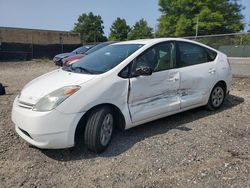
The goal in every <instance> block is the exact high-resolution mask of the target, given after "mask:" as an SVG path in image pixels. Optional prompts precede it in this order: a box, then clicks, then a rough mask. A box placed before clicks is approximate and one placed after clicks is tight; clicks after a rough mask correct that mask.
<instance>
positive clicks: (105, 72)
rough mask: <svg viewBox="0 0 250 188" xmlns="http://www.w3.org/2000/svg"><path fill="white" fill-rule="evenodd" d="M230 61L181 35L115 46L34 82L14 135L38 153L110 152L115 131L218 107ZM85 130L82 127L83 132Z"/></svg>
mask: <svg viewBox="0 0 250 188" xmlns="http://www.w3.org/2000/svg"><path fill="white" fill-rule="evenodd" d="M231 80H232V74H231V69H230V65H229V62H228V59H227V56H226V55H224V54H223V53H221V52H219V51H217V50H215V49H213V48H211V47H208V46H206V45H203V44H200V43H197V42H194V41H190V40H185V39H178V38H161V39H144V40H135V41H126V42H119V43H115V44H111V45H109V46H106V47H104V48H102V49H100V50H98V51H96V52H95V53H92V54H89V55H88V56H86V57H84V58H83V59H81V60H80V61H78V62H76V63H74V64H72V65H71V66H68V67H64V68H61V69H58V70H54V71H52V72H49V73H47V74H44V75H42V76H40V77H38V78H36V79H34V80H33V81H31V82H29V83H28V84H27V85H26V86H25V87H24V88H23V90H22V91H21V93H20V95H18V96H17V97H16V99H15V101H14V104H13V110H12V120H13V122H14V123H15V130H16V132H17V133H18V134H19V135H20V136H21V137H22V138H23V139H24V140H26V141H27V142H29V143H30V144H32V145H35V146H37V147H39V148H67V147H72V146H74V144H75V142H76V135H78V134H79V133H80V138H81V139H84V143H85V145H86V146H87V148H88V149H90V150H92V151H95V152H101V151H103V150H104V149H106V148H107V146H108V144H109V142H110V140H111V138H112V134H113V132H114V129H115V128H118V127H119V128H123V129H129V128H131V127H134V126H137V125H140V124H143V123H146V122H149V121H153V120H156V119H159V118H162V117H165V116H168V115H171V114H175V113H178V112H182V111H185V110H188V109H192V108H196V107H199V106H207V107H208V108H209V109H211V110H216V109H218V108H219V107H220V106H221V105H222V104H223V101H224V99H225V97H226V95H227V94H228V93H229V90H230V86H231ZM80 130H83V131H81V132H80Z"/></svg>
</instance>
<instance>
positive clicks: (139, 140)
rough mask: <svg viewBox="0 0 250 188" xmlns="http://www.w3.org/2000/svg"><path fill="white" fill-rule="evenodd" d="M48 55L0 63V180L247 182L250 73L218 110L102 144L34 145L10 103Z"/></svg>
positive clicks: (4, 183)
mask: <svg viewBox="0 0 250 188" xmlns="http://www.w3.org/2000/svg"><path fill="white" fill-rule="evenodd" d="M53 69H55V67H54V66H53V64H52V63H51V62H38V60H37V61H30V62H20V63H19V62H9V63H0V82H2V83H4V84H5V85H8V87H7V88H6V89H7V95H4V96H0V187H22V186H23V187H237V188H238V187H250V160H249V159H250V128H249V127H250V123H249V122H250V78H234V80H233V87H232V91H231V94H230V95H229V96H228V98H227V99H226V101H225V103H224V105H223V107H222V108H221V109H220V110H219V111H216V112H211V111H207V110H205V109H204V108H198V109H194V110H190V111H187V112H184V113H180V114H177V115H174V116H170V117H167V118H163V119H160V120H158V121H154V122H151V123H148V124H145V125H142V126H139V127H136V128H133V129H130V130H128V131H124V132H119V131H118V132H117V133H116V134H115V136H114V138H113V140H112V143H111V145H110V146H109V148H108V150H107V151H105V152H104V153H102V154H98V155H97V154H93V153H91V152H89V151H87V150H86V149H85V148H84V147H75V148H71V149H64V150H40V149H37V148H35V147H32V146H30V145H29V144H27V143H26V142H25V141H23V140H22V139H21V138H20V137H19V136H18V135H17V134H16V133H15V131H14V125H13V123H12V122H11V106H12V102H13V100H14V97H15V96H16V95H17V93H18V92H19V91H20V90H21V88H22V87H23V86H24V85H25V84H26V83H27V82H28V81H30V80H32V79H33V78H35V77H37V76H38V75H41V74H43V73H45V72H48V71H49V70H53Z"/></svg>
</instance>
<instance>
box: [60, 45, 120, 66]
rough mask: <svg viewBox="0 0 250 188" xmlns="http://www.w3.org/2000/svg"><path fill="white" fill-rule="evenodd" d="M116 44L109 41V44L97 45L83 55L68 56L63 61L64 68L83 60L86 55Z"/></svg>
mask: <svg viewBox="0 0 250 188" xmlns="http://www.w3.org/2000/svg"><path fill="white" fill-rule="evenodd" d="M113 43H115V42H114V41H108V42H103V43H100V44H97V45H95V46H94V47H93V48H91V49H89V50H88V51H86V52H85V53H81V54H74V55H71V56H68V57H66V58H63V59H62V66H68V65H71V64H73V63H75V62H77V61H78V60H79V59H81V58H83V57H84V56H85V55H88V54H91V53H93V52H95V51H97V50H99V49H101V48H103V47H105V46H108V45H110V44H113Z"/></svg>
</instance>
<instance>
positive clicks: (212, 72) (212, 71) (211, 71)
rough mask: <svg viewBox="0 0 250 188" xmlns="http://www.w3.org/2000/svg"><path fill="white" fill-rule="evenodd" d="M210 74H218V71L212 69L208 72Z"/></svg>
mask: <svg viewBox="0 0 250 188" xmlns="http://www.w3.org/2000/svg"><path fill="white" fill-rule="evenodd" d="M208 72H209V73H210V74H214V73H216V70H215V69H214V68H212V69H209V71H208Z"/></svg>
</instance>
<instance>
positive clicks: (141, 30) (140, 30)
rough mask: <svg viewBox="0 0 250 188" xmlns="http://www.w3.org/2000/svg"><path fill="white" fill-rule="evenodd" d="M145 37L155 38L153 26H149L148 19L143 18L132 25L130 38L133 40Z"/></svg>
mask: <svg viewBox="0 0 250 188" xmlns="http://www.w3.org/2000/svg"><path fill="white" fill-rule="evenodd" d="M145 38H153V28H151V27H149V26H148V23H147V21H146V20H144V19H141V20H139V21H138V22H136V23H135V25H134V26H133V27H132V29H131V31H130V32H129V34H128V39H130V40H133V39H145Z"/></svg>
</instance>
